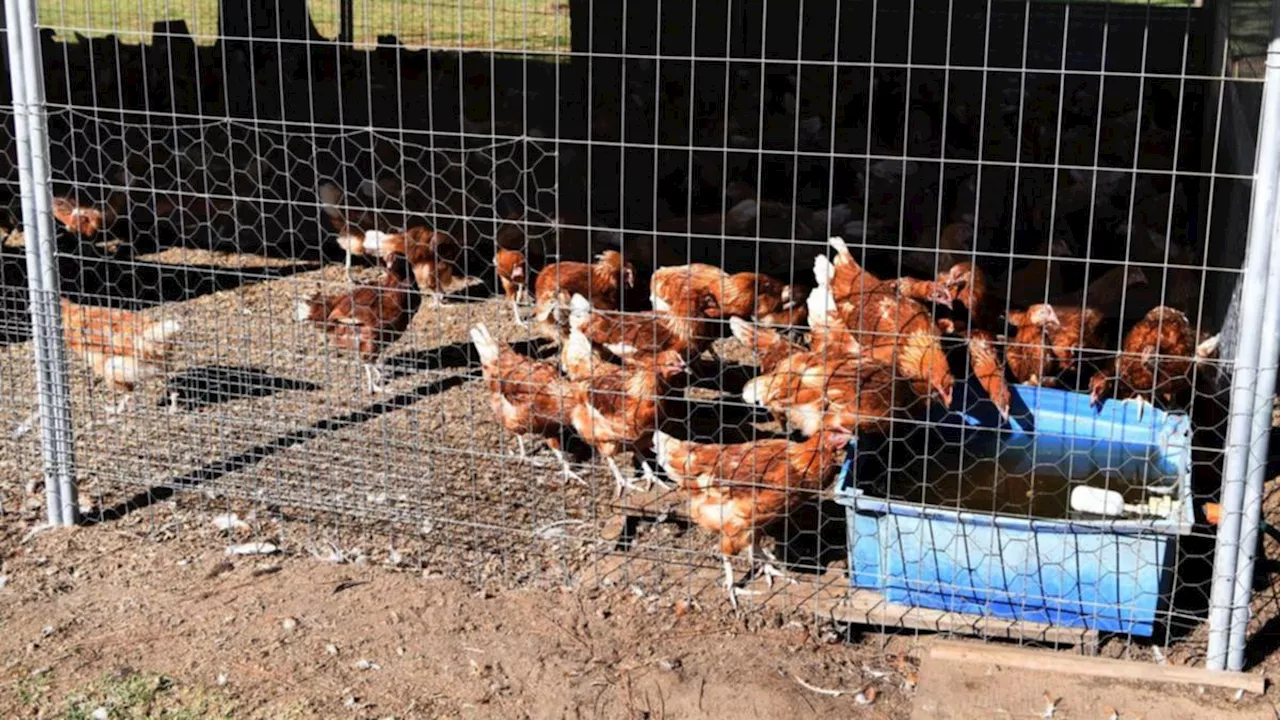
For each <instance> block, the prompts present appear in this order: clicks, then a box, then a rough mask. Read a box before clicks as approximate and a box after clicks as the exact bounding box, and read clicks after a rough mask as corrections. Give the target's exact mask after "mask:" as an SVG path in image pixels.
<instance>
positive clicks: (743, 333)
mask: <svg viewBox="0 0 1280 720" xmlns="http://www.w3.org/2000/svg"><path fill="white" fill-rule="evenodd" d="M729 328H730V329H731V330H732V331H733V336H734V337H736V338H737V339H738V342H740V343H742V344H743V345H746V346H747V347H748V348H750V349H751V351H752V352H753V353H755V355H756V357H757V358H759V364H760V371H761V372H765V373H769V372H773V369H774V368H776V367H777V366H778V363H780V362H782V361H783V360H785V359H787V358H788V357H790V356H792V355H798V354H800V353H805V352H808V350H807V349H806V348H805V347H804V346H802V345H799V344H797V343H794V342H791V341H790V340H788V339H787V338H785V337H783V336H782V334H781V333H779V332H778V331H777V330H771V329H769V328H762V327H757V326H755V325H752V324H751V323H749V322H747V321H746V320H743V319H742V318H736V317H735V318H730V319H729Z"/></svg>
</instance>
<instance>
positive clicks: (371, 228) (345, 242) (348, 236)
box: [316, 183, 395, 283]
mask: <svg viewBox="0 0 1280 720" xmlns="http://www.w3.org/2000/svg"><path fill="white" fill-rule="evenodd" d="M316 196H317V197H318V198H319V199H320V207H321V209H322V210H323V211H324V214H325V216H326V217H328V219H329V224H330V225H332V226H333V229H334V231H336V232H337V233H338V246H339V247H341V248H342V249H343V250H345V251H346V259H345V262H344V265H345V267H346V271H347V278H348V279H349V280H351V281H352V282H353V283H354V282H355V278H354V277H353V276H352V275H351V263H352V258H353V257H355V256H356V255H361V256H363V255H371V254H372V252H371V251H366V249H365V246H364V241H365V235H366V234H372V235H374V236H375V237H380V236H382V235H384V234H390V233H393V232H395V230H394V229H393V228H392V226H391V225H390V224H389V223H388V222H387V221H386V220H384V219H382V217H381V216H379V215H378V214H376V213H373V212H369V211H356V210H355V209H346V208H344V205H345V204H346V197H345V196H344V195H343V192H342V191H341V190H339V189H338V187H337V186H336V185H333V184H331V183H321V184H320V186H319V187H317V188H316Z"/></svg>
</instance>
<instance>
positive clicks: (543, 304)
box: [534, 250, 636, 342]
mask: <svg viewBox="0 0 1280 720" xmlns="http://www.w3.org/2000/svg"><path fill="white" fill-rule="evenodd" d="M635 282H636V276H635V268H634V267H633V266H632V265H631V263H629V262H625V261H624V260H623V259H622V254H621V253H619V252H617V251H616V250H606V251H605V252H603V253H601V254H600V255H599V257H598V258H597V259H596V262H595V263H593V264H587V263H580V262H559V263H553V264H551V265H548V266H546V267H544V268H543V269H542V271H541V272H539V273H538V278H537V280H536V281H535V283H534V297H535V301H536V306H535V309H534V322H535V328H536V329H537V330H538V332H539V333H540V334H541V335H543V336H544V337H546V338H548V339H550V340H554V341H556V342H560V341H561V340H563V339H564V335H565V328H566V327H567V325H568V320H569V303H570V301H571V299H572V298H573V296H574V295H582V296H583V297H585V298H586V299H587V300H588V301H589V302H590V303H591V307H593V308H596V309H597V310H617V309H619V308H620V307H621V295H620V293H621V290H622V288H623V287H626V288H632V287H635Z"/></svg>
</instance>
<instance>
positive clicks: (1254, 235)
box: [1207, 3, 1280, 670]
mask: <svg viewBox="0 0 1280 720" xmlns="http://www.w3.org/2000/svg"><path fill="white" fill-rule="evenodd" d="M1278 22H1280V3H1273V4H1272V27H1273V33H1272V41H1271V44H1270V46H1269V47H1268V49H1267V72H1266V85H1265V87H1264V90H1263V95H1262V113H1261V117H1260V119H1259V132H1258V150H1257V160H1256V167H1255V172H1254V185H1253V214H1252V215H1251V217H1250V220H1249V248H1248V250H1247V252H1246V255H1245V274H1244V280H1243V283H1242V285H1241V293H1242V297H1241V303H1240V343H1239V346H1238V348H1237V351H1236V357H1235V371H1234V373H1233V375H1232V378H1231V420H1230V424H1229V425H1228V429H1227V445H1226V461H1225V463H1224V465H1223V471H1222V521H1221V523H1220V524H1219V525H1218V538H1217V549H1216V552H1215V553H1214V559H1213V590H1212V594H1211V596H1210V601H1209V652H1208V658H1207V664H1208V667H1209V668H1210V669H1211V670H1223V669H1225V668H1226V665H1227V661H1228V655H1229V652H1230V640H1231V633H1232V617H1233V615H1234V607H1233V606H1234V605H1235V598H1236V570H1237V565H1238V563H1239V560H1240V553H1239V551H1240V547H1241V546H1240V540H1241V534H1242V533H1241V527H1242V524H1243V522H1242V521H1243V517H1242V515H1243V511H1244V500H1245V495H1246V490H1245V486H1246V483H1247V479H1246V473H1247V472H1248V470H1249V460H1250V452H1249V443H1250V440H1251V435H1252V432H1253V424H1254V416H1253V410H1254V397H1255V393H1256V390H1257V383H1258V379H1259V377H1258V376H1259V373H1258V360H1259V350H1260V346H1261V344H1262V330H1263V329H1264V328H1265V327H1266V326H1264V325H1263V306H1264V304H1265V303H1266V300H1267V291H1268V288H1267V285H1268V283H1267V273H1268V269H1269V267H1270V260H1271V239H1272V238H1271V235H1272V229H1273V227H1274V222H1275V214H1276V202H1277V197H1276V192H1277V190H1278V189H1280V33H1277V32H1275V30H1276V28H1277V23H1278ZM1273 360H1274V358H1268V360H1267V362H1272V361H1273ZM1271 372H1272V373H1274V369H1272V371H1271ZM1266 408H1267V412H1268V415H1269V414H1270V404H1269V403H1268V404H1267V405H1266ZM1255 529H1256V528H1255ZM1250 565H1252V561H1250ZM1244 582H1246V583H1247V582H1249V579H1248V578H1246V579H1244ZM1245 612H1246V613H1247V612H1248V609H1247V608H1246V609H1245Z"/></svg>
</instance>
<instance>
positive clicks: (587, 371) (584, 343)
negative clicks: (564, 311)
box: [560, 315, 619, 380]
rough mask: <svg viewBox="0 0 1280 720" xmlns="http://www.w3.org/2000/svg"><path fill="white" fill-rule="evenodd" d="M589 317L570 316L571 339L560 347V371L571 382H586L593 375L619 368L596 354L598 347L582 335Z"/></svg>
mask: <svg viewBox="0 0 1280 720" xmlns="http://www.w3.org/2000/svg"><path fill="white" fill-rule="evenodd" d="M586 320H587V316H585V315H580V316H572V315H571V316H570V318H569V337H568V339H567V340H565V341H564V343H563V344H562V345H561V346H560V369H561V370H562V371H564V374H565V376H566V377H568V378H569V379H570V380H586V379H587V378H590V377H591V376H593V375H596V374H598V373H604V372H612V371H613V370H616V369H618V368H619V366H618V365H616V364H614V363H611V362H609V361H607V360H605V359H604V358H602V357H601V356H600V353H598V352H596V346H595V345H593V344H591V340H589V339H588V338H587V336H586V335H583V334H582V325H583V324H584V323H585V322H586Z"/></svg>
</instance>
